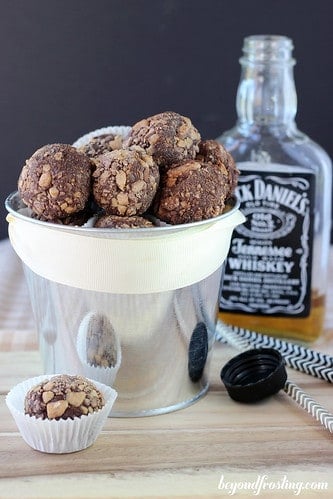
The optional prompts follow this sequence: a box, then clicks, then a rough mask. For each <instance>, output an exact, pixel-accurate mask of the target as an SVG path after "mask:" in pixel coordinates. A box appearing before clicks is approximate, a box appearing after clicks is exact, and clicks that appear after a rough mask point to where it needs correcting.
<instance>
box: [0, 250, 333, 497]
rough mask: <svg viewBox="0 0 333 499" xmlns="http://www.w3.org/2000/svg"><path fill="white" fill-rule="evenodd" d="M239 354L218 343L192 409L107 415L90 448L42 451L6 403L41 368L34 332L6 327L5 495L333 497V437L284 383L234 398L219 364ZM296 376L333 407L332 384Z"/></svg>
mask: <svg viewBox="0 0 333 499" xmlns="http://www.w3.org/2000/svg"><path fill="white" fill-rule="evenodd" d="M332 256H333V254H332V253H331V259H330V261H331V263H330V265H331V266H330V269H329V272H330V286H329V294H328V306H327V314H326V322H325V334H324V335H323V336H322V338H321V339H320V340H319V341H317V342H316V343H315V344H313V345H311V347H312V348H316V349H318V350H321V351H325V352H328V353H331V354H333V265H332V263H333V262H332V260H333V259H332ZM236 353H238V352H236V351H235V350H234V349H232V348H231V347H228V346H225V345H222V344H219V343H218V344H216V345H215V347H214V355H213V362H212V367H211V386H210V390H209V392H208V394H207V395H206V396H205V397H204V398H202V399H201V400H200V401H198V402H197V403H195V404H194V405H192V406H191V407H188V408H186V409H182V410H179V411H176V412H173V413H170V414H166V415H161V416H152V417H145V418H108V420H107V422H106V424H105V426H104V428H103V431H102V433H101V435H100V436H99V437H98V439H97V440H96V442H95V443H94V445H93V446H92V447H90V448H89V449H86V450H83V451H81V452H77V453H73V454H66V455H54V454H43V453H40V452H38V451H35V450H33V449H31V448H30V447H29V446H28V445H27V444H26V443H25V442H24V440H23V439H22V438H21V436H20V434H19V432H18V430H17V427H16V425H15V422H14V420H13V419H12V416H11V415H10V413H9V411H8V409H7V406H6V404H5V396H6V394H7V392H8V391H9V390H10V388H12V386H13V385H15V384H16V383H18V382H20V381H22V380H24V379H26V378H29V377H32V376H36V375H39V374H41V373H42V369H41V362H40V358H39V353H38V351H37V344H36V336H35V332H34V331H33V330H20V331H13V330H1V331H0V497H1V498H5V497H6V498H7V497H8V498H12V497H19V498H24V497H29V498H30V497H31V498H35V499H36V498H40V497H43V498H55V497H57V498H60V497H67V498H69V497H70V498H79V497H80V498H83V497H87V498H88V497H101V498H102V497H119V498H120V497H121V498H148V497H151V498H170V497H173V498H199V497H200V498H210V497H223V496H231V495H235V496H236V497H237V496H238V495H240V496H243V497H252V496H254V494H255V493H256V495H257V496H260V497H278V496H279V497H280V496H284V497H294V496H295V495H296V493H297V494H298V495H299V496H300V497H303V496H306V497H330V498H331V497H333V474H332V471H333V435H332V434H330V433H329V432H328V431H327V430H326V429H325V428H323V427H322V426H321V425H320V424H319V423H318V422H316V421H315V420H314V419H313V418H312V417H311V416H310V415H309V414H307V413H306V412H305V411H304V410H302V409H301V408H300V407H299V406H298V405H297V404H296V403H295V402H294V401H293V400H292V399H291V398H290V397H288V396H287V395H286V394H285V393H284V392H282V391H281V392H279V393H278V394H277V395H275V396H274V397H271V398H270V399H266V400H264V401H262V402H259V403H257V404H254V405H243V404H239V403H236V402H234V401H232V400H231V399H230V398H229V397H228V395H227V394H226V391H225V389H224V387H223V386H222V384H221V382H220V380H219V372H220V370H221V367H222V365H223V364H224V363H225V362H226V361H227V360H228V359H229V358H231V357H232V356H233V355H235V354H236ZM288 376H289V379H290V380H292V381H295V382H296V383H297V384H298V385H299V386H300V387H301V388H303V389H304V390H305V391H307V392H308V393H309V394H310V395H311V396H312V397H313V398H314V399H316V400H317V401H318V402H319V403H321V404H322V405H323V406H324V407H326V408H327V409H328V410H329V411H330V412H332V413H333V397H332V393H333V391H332V390H333V388H332V386H331V385H330V384H329V383H326V382H325V381H321V380H319V379H316V378H314V377H311V376H308V375H306V374H302V373H299V372H297V371H294V370H292V369H289V370H288ZM301 487H302V490H301ZM316 489H317V490H316Z"/></svg>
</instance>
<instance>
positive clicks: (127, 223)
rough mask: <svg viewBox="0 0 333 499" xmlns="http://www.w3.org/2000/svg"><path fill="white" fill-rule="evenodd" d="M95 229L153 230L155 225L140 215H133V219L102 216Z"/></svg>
mask: <svg viewBox="0 0 333 499" xmlns="http://www.w3.org/2000/svg"><path fill="white" fill-rule="evenodd" d="M94 227H98V228H108V229H137V228H151V227H154V224H153V223H152V222H151V221H150V220H148V219H147V218H144V217H141V216H138V215H133V216H132V217H122V216H119V215H102V216H100V217H99V218H98V219H97V220H96V222H95V225H94Z"/></svg>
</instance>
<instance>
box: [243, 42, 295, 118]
mask: <svg viewBox="0 0 333 499" xmlns="http://www.w3.org/2000/svg"><path fill="white" fill-rule="evenodd" d="M291 49H292V43H291V40H289V39H288V38H286V37H282V36H281V37H280V36H271V35H267V36H251V37H248V38H245V40H244V48H243V51H244V56H243V57H242V58H241V60H240V63H241V66H242V73H241V79H240V83H239V87H238V92H237V100H236V108H237V115H238V124H239V125H240V126H260V127H265V126H267V127H272V126H288V125H289V126H293V125H294V119H295V116H296V111H297V96H296V89H295V83H294V75H293V66H294V62H295V61H294V60H293V59H292V57H291Z"/></svg>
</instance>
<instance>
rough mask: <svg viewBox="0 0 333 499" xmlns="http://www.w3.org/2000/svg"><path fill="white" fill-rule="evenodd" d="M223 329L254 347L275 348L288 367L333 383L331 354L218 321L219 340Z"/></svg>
mask: <svg viewBox="0 0 333 499" xmlns="http://www.w3.org/2000/svg"><path fill="white" fill-rule="evenodd" d="M223 331H228V332H229V337H230V335H233V336H234V337H236V338H242V339H243V340H244V341H245V342H247V344H249V345H251V346H252V347H264V348H275V349H276V350H278V351H279V352H280V353H281V355H283V357H284V359H285V362H286V365H287V366H288V367H291V368H292V369H295V370H297V371H300V372H303V373H306V374H309V375H311V376H314V377H316V378H320V379H323V380H325V381H328V382H329V383H333V357H331V356H330V355H327V354H324V353H322V352H318V351H316V350H312V349H311V348H307V347H304V346H302V345H298V344H296V343H292V342H289V341H285V340H281V339H279V338H274V337H271V336H268V335H265V334H260V333H257V332H255V331H250V330H249V329H244V328H239V327H236V326H228V325H226V324H224V323H223V322H222V321H218V323H217V326H216V337H217V340H219V341H221V340H223V334H221V332H223Z"/></svg>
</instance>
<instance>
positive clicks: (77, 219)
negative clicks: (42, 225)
mask: <svg viewBox="0 0 333 499" xmlns="http://www.w3.org/2000/svg"><path fill="white" fill-rule="evenodd" d="M91 216H92V213H91V212H90V211H88V210H82V211H78V212H77V213H73V215H68V216H67V217H64V218H54V219H52V220H48V219H47V218H45V217H43V216H42V215H36V214H35V213H32V215H31V217H32V218H36V219H37V220H41V221H43V222H51V223H54V224H59V225H71V226H73V227H80V226H82V225H84V224H85V223H86V222H87V221H88V220H89V218H90V217H91Z"/></svg>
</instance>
